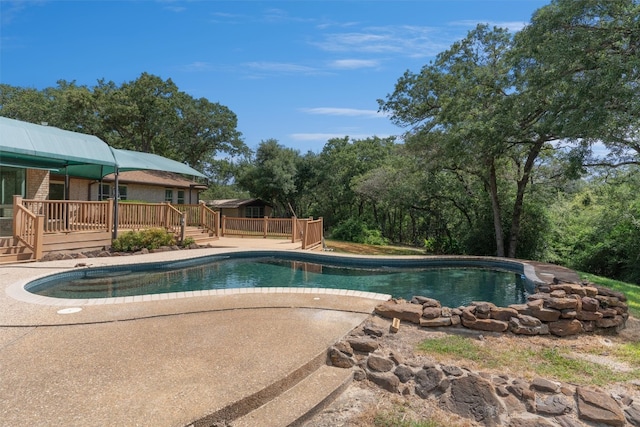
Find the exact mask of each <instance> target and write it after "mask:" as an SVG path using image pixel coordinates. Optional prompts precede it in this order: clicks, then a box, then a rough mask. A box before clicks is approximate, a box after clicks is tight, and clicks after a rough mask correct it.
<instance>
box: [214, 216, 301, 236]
mask: <svg viewBox="0 0 640 427" xmlns="http://www.w3.org/2000/svg"><path fill="white" fill-rule="evenodd" d="M221 224H222V225H221V232H220V235H221V236H229V235H232V236H247V237H258V236H260V237H263V238H265V239H266V238H267V237H289V238H291V241H292V242H295V241H296V240H299V238H298V239H296V232H295V230H296V227H297V221H296V218H295V217H294V218H269V217H266V216H265V217H264V218H232V217H227V216H226V215H223V216H222V219H221Z"/></svg>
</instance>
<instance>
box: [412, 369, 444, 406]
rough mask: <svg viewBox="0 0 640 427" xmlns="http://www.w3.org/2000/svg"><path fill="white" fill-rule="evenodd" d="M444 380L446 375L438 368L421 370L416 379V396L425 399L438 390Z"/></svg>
mask: <svg viewBox="0 0 640 427" xmlns="http://www.w3.org/2000/svg"><path fill="white" fill-rule="evenodd" d="M443 378H444V374H443V373H442V372H441V371H440V370H438V369H436V368H424V369H421V370H419V371H418V372H417V373H416V375H415V377H414V379H415V382H416V394H417V395H418V396H420V397H422V398H423V399H426V398H427V397H428V396H429V393H430V392H432V391H433V390H435V389H436V388H438V386H439V385H440V381H442V380H443Z"/></svg>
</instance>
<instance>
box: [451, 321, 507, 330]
mask: <svg viewBox="0 0 640 427" xmlns="http://www.w3.org/2000/svg"><path fill="white" fill-rule="evenodd" d="M462 325H464V326H465V327H466V328H469V329H476V330H479V331H487V332H504V331H506V330H507V329H509V324H508V323H507V322H503V321H501V320H493V319H476V320H465V319H464V318H463V319H462Z"/></svg>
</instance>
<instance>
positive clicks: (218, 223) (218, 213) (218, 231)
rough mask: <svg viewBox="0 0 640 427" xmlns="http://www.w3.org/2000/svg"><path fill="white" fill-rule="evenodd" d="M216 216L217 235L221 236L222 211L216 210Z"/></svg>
mask: <svg viewBox="0 0 640 427" xmlns="http://www.w3.org/2000/svg"><path fill="white" fill-rule="evenodd" d="M215 214H216V217H215V224H216V226H215V228H216V237H218V238H219V237H220V212H216V213H215Z"/></svg>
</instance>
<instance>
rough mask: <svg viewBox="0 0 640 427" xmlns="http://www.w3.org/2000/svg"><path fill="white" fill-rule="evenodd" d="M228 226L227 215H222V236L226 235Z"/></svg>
mask: <svg viewBox="0 0 640 427" xmlns="http://www.w3.org/2000/svg"><path fill="white" fill-rule="evenodd" d="M226 227H227V216H226V215H222V233H221V234H220V237H224V230H225V228H226Z"/></svg>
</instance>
